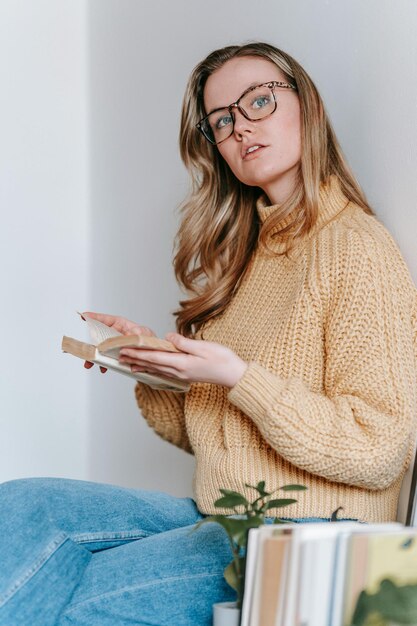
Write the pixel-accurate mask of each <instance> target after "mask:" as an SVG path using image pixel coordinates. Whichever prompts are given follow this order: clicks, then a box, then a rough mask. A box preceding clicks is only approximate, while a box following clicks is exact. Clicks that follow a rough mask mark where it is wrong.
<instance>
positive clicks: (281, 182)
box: [261, 164, 298, 204]
mask: <svg viewBox="0 0 417 626" xmlns="http://www.w3.org/2000/svg"><path fill="white" fill-rule="evenodd" d="M297 172H298V164H297V166H296V167H294V168H292V169H291V170H288V171H287V172H285V173H284V174H282V176H280V177H279V178H278V179H275V180H274V181H273V182H272V183H271V184H266V185H263V186H262V187H261V189H262V191H263V192H264V194H265V195H266V196H267V198H268V199H269V204H282V203H283V202H285V200H286V199H287V198H289V196H290V195H291V193H292V192H293V190H294V188H295V183H296V176H297Z"/></svg>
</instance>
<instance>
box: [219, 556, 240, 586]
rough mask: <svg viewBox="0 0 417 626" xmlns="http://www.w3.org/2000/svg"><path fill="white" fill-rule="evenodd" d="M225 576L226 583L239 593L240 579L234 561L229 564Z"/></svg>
mask: <svg viewBox="0 0 417 626" xmlns="http://www.w3.org/2000/svg"><path fill="white" fill-rule="evenodd" d="M223 575H224V577H225V579H226V582H227V583H228V584H229V585H230V586H231V588H232V589H234V590H235V591H237V590H238V588H239V579H238V576H237V573H236V567H235V562H234V561H232V562H231V563H229V565H228V566H227V567H226V569H225V570H224V573H223Z"/></svg>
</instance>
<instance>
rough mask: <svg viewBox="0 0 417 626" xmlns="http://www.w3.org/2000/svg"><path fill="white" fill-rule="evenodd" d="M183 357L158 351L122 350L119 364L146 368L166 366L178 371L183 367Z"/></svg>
mask: <svg viewBox="0 0 417 626" xmlns="http://www.w3.org/2000/svg"><path fill="white" fill-rule="evenodd" d="M184 356H185V355H182V354H178V353H172V352H164V351H160V350H143V349H135V348H123V350H120V356H119V362H120V363H128V364H131V365H145V366H146V367H147V366H153V365H155V366H157V367H160V366H166V367H170V368H173V369H174V370H177V371H179V370H181V369H182V367H183V365H184Z"/></svg>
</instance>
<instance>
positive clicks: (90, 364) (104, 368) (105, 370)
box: [84, 361, 107, 374]
mask: <svg viewBox="0 0 417 626" xmlns="http://www.w3.org/2000/svg"><path fill="white" fill-rule="evenodd" d="M84 367H85V369H86V370H90V369H91V368H92V367H94V363H91V361H84ZM100 372H101V373H102V374H105V373H106V372H107V367H102V366H101V365H100Z"/></svg>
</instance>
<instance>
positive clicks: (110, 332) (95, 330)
mask: <svg viewBox="0 0 417 626" xmlns="http://www.w3.org/2000/svg"><path fill="white" fill-rule="evenodd" d="M84 319H85V321H86V322H87V327H88V330H89V333H90V337H91V340H92V343H93V344H94V345H95V346H97V345H98V344H99V343H101V342H102V341H104V340H105V339H110V337H120V335H121V334H122V333H119V332H118V331H117V330H115V329H114V328H110V326H106V324H103V323H102V322H99V321H97V320H94V319H93V318H92V317H87V316H85V318H84Z"/></svg>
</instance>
